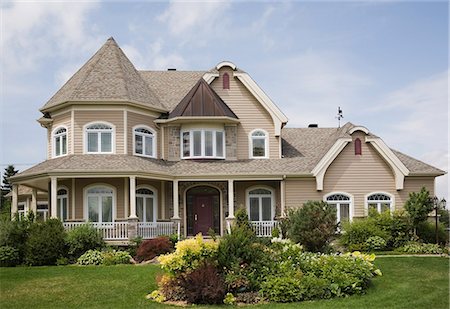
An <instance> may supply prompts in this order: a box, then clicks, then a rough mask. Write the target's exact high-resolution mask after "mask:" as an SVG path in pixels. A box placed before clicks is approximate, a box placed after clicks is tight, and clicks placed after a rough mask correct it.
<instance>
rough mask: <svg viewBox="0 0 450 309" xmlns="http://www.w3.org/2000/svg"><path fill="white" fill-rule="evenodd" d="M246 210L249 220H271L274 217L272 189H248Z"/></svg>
mask: <svg viewBox="0 0 450 309" xmlns="http://www.w3.org/2000/svg"><path fill="white" fill-rule="evenodd" d="M247 212H248V215H249V219H250V221H272V220H273V219H274V217H275V209H274V196H273V191H272V190H269V189H266V188H255V189H251V190H249V191H248V193H247Z"/></svg>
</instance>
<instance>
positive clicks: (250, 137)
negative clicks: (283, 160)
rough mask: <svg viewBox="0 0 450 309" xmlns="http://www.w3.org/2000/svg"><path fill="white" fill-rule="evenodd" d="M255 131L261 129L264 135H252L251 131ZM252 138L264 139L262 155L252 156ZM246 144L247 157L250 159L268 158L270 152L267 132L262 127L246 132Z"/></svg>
mask: <svg viewBox="0 0 450 309" xmlns="http://www.w3.org/2000/svg"><path fill="white" fill-rule="evenodd" d="M257 131H261V132H263V133H264V137H262V136H255V137H253V133H255V132H257ZM253 138H257V139H264V148H265V149H264V156H262V157H255V156H253ZM248 145H249V149H248V157H249V158H250V159H269V157H270V154H269V149H270V148H269V133H268V132H267V131H266V130H264V129H254V130H252V131H250V133H249V134H248Z"/></svg>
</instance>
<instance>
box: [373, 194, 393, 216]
mask: <svg viewBox="0 0 450 309" xmlns="http://www.w3.org/2000/svg"><path fill="white" fill-rule="evenodd" d="M367 206H368V208H369V211H370V210H371V209H374V210H376V211H377V212H379V213H382V212H385V211H390V210H391V207H392V199H391V197H390V196H389V195H387V194H383V193H374V194H371V195H369V196H368V197H367Z"/></svg>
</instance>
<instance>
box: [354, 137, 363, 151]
mask: <svg viewBox="0 0 450 309" xmlns="http://www.w3.org/2000/svg"><path fill="white" fill-rule="evenodd" d="M355 155H362V149H361V140H360V139H359V138H357V139H355Z"/></svg>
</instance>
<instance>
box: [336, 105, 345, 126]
mask: <svg viewBox="0 0 450 309" xmlns="http://www.w3.org/2000/svg"><path fill="white" fill-rule="evenodd" d="M336 118H337V120H338V125H339V126H338V128H340V127H341V119H342V118H344V115H343V114H342V109H341V107H340V106H339V107H338V113H337V116H336Z"/></svg>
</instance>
